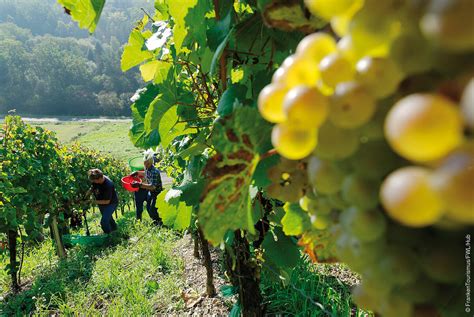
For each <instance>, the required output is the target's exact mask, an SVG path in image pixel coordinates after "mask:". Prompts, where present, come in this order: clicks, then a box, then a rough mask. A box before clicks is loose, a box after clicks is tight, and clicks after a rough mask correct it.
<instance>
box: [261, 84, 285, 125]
mask: <svg viewBox="0 0 474 317" xmlns="http://www.w3.org/2000/svg"><path fill="white" fill-rule="evenodd" d="M287 92H288V89H287V88H286V87H285V86H284V85H281V84H270V85H267V86H266V87H265V88H263V89H262V91H261V92H260V94H259V95H258V110H259V111H260V114H261V115H262V117H263V118H264V119H265V120H267V121H270V122H273V123H279V122H283V121H285V120H286V114H285V112H284V111H283V98H285V95H286V93H287Z"/></svg>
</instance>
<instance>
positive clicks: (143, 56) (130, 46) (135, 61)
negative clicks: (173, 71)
mask: <svg viewBox="0 0 474 317" xmlns="http://www.w3.org/2000/svg"><path fill="white" fill-rule="evenodd" d="M151 35H152V33H151V31H145V32H143V33H142V32H140V31H139V30H136V29H135V30H133V31H132V32H131V33H130V36H129V38H128V43H127V45H125V48H124V50H123V54H122V59H121V60H120V67H121V69H122V71H123V72H125V71H127V70H129V69H130V68H132V67H135V66H137V65H139V64H141V63H143V62H144V61H146V60H149V59H151V58H153V56H154V55H153V53H152V52H150V51H148V50H147V49H143V48H144V47H145V48H146V46H145V41H146V40H147V39H148V38H149V37H150V36H151Z"/></svg>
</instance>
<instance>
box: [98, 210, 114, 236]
mask: <svg viewBox="0 0 474 317" xmlns="http://www.w3.org/2000/svg"><path fill="white" fill-rule="evenodd" d="M115 209H117V204H109V205H99V210H100V213H101V214H102V218H101V219H100V226H101V227H102V230H104V232H105V233H111V232H112V231H115V230H117V223H115V220H114V217H113V216H112V215H113V213H114V211H115Z"/></svg>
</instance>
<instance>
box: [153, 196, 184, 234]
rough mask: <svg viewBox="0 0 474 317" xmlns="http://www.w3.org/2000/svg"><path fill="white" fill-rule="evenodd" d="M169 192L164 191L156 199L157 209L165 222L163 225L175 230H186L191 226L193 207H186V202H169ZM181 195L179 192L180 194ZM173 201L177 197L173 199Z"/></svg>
mask: <svg viewBox="0 0 474 317" xmlns="http://www.w3.org/2000/svg"><path fill="white" fill-rule="evenodd" d="M168 193H169V191H168V190H165V191H162V192H161V193H160V194H159V195H158V197H157V198H156V207H157V208H158V211H159V213H160V217H161V219H162V220H163V224H165V225H166V226H169V227H172V228H173V229H175V230H186V229H187V228H188V227H189V225H190V224H191V214H192V207H190V206H186V204H185V203H184V202H179V201H178V202H175V203H173V202H170V201H167V200H166V198H167V196H168V195H167V194H168ZM178 195H179V192H178ZM172 198H173V200H174V198H176V197H172Z"/></svg>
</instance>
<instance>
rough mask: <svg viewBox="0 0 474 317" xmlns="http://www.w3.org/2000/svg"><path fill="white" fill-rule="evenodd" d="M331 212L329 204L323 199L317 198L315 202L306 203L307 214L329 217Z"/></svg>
mask: <svg viewBox="0 0 474 317" xmlns="http://www.w3.org/2000/svg"><path fill="white" fill-rule="evenodd" d="M331 210H332V207H331V203H330V202H329V201H328V200H327V199H325V198H323V197H318V199H317V200H310V201H309V203H308V212H309V213H310V214H312V215H329V214H330V213H331Z"/></svg>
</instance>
